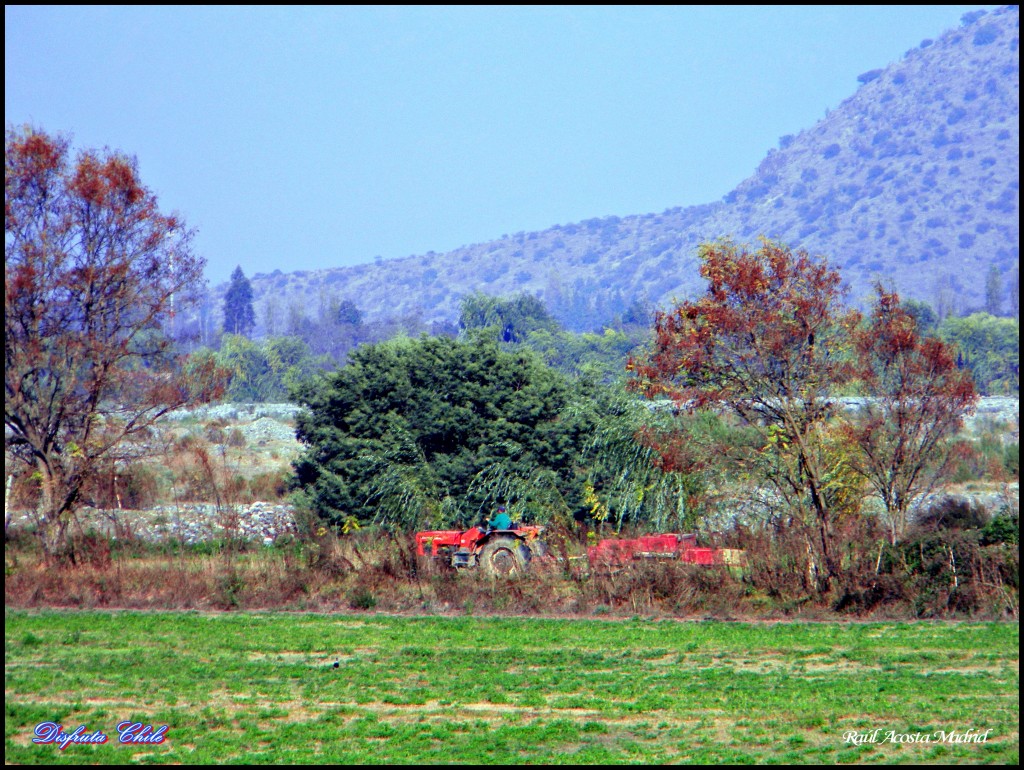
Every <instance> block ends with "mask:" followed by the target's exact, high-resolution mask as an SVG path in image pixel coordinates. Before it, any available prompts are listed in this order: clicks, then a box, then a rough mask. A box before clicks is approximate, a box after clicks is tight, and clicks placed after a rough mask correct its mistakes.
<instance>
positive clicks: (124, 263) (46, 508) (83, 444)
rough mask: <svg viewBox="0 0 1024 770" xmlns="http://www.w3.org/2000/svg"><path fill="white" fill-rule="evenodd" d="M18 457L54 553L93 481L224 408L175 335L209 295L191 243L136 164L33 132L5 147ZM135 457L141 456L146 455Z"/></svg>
mask: <svg viewBox="0 0 1024 770" xmlns="http://www.w3.org/2000/svg"><path fill="white" fill-rule="evenodd" d="M4 217H5V223H4V228H5V229H4V235H5V239H4V240H5V243H4V256H5V262H6V264H5V268H4V284H5V289H6V301H5V305H4V350H5V355H6V360H5V369H4V386H5V392H4V424H5V427H6V433H7V436H6V441H5V444H6V449H7V450H8V452H9V453H10V454H11V455H12V456H13V457H14V458H16V459H18V460H21V461H23V462H24V463H26V464H27V465H28V467H29V469H30V472H31V473H32V478H33V479H35V480H36V481H37V482H38V484H39V509H38V514H39V520H40V524H41V527H40V532H41V535H42V540H43V545H44V549H45V550H46V552H47V553H48V554H51V553H53V551H54V550H55V549H56V548H57V547H58V546H59V545H60V544H61V543H62V542H63V536H64V533H65V531H66V528H67V524H68V521H69V518H70V517H71V515H72V514H73V512H74V510H75V509H76V507H77V506H78V505H80V504H81V503H82V502H83V501H82V500H81V496H82V492H83V489H84V487H85V485H86V482H87V481H88V480H89V479H90V478H91V477H93V476H94V475H95V474H96V473H97V472H99V471H100V469H101V467H104V466H106V467H109V466H110V464H111V463H114V462H117V461H118V460H123V459H125V457H127V456H130V454H131V446H130V445H131V443H132V440H133V439H137V438H140V437H141V436H142V435H143V434H144V433H145V432H147V430H148V429H149V428H150V427H151V426H153V424H154V423H155V422H156V421H157V420H158V419H159V418H160V417H161V416H162V415H164V414H165V413H167V412H168V411H169V410H171V409H175V408H178V407H181V406H186V405H191V404H194V403H198V402H201V401H205V400H209V399H210V398H212V397H215V396H216V394H217V393H218V392H219V388H220V382H219V373H218V371H217V370H216V369H215V368H214V367H213V366H212V364H210V365H199V366H194V367H192V369H191V370H190V371H189V372H188V373H187V374H186V373H185V372H184V371H183V368H182V367H181V365H180V362H179V361H178V360H177V359H176V357H175V355H174V351H173V346H172V342H171V340H170V339H168V337H167V336H166V335H164V334H163V333H162V327H163V324H164V323H165V322H166V321H167V320H168V319H169V318H170V317H171V316H172V315H173V311H174V302H175V301H177V302H178V303H179V307H180V306H181V305H182V304H184V303H185V302H187V301H189V300H190V299H191V298H193V296H194V294H193V292H194V290H196V289H198V288H200V287H201V284H202V270H203V264H204V261H203V260H202V259H200V258H199V257H197V256H196V255H194V254H193V253H192V249H191V239H192V232H190V231H189V230H187V229H186V228H185V227H184V225H183V223H182V222H181V221H180V220H179V219H177V218H176V217H174V216H168V215H165V214H162V213H161V212H160V210H159V209H158V208H157V201H156V197H155V196H154V195H153V193H151V192H150V191H149V190H148V189H147V188H146V187H145V186H143V184H142V182H141V181H140V179H139V174H138V169H137V164H136V162H135V160H134V159H133V158H130V157H126V156H125V155H122V154H120V153H116V152H111V151H109V150H104V151H102V152H95V151H84V152H81V153H80V154H79V155H78V157H77V159H76V160H75V161H74V162H73V163H72V161H71V159H70V157H69V142H68V140H67V139H65V138H63V137H60V136H51V135H48V134H46V133H45V132H42V131H38V130H34V129H32V128H24V129H20V130H11V129H9V130H8V131H7V132H6V135H5V142H4ZM136 449H137V447H136Z"/></svg>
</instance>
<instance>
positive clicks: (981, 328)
mask: <svg viewBox="0 0 1024 770" xmlns="http://www.w3.org/2000/svg"><path fill="white" fill-rule="evenodd" d="M939 336H940V337H941V338H942V339H943V340H945V341H946V342H948V343H950V344H952V345H955V346H956V348H957V353H958V356H959V358H958V361H959V362H960V363H962V365H963V366H964V367H966V368H967V369H969V370H970V372H971V374H972V375H973V376H974V382H975V384H976V385H977V386H978V389H979V390H980V391H981V392H982V393H985V394H996V393H1005V394H1009V395H1017V394H1018V393H1020V324H1019V323H1018V322H1017V321H1016V320H1015V319H1013V318H996V317H995V316H991V315H989V314H988V313H972V314H971V315H969V316H964V317H960V318H957V317H952V316H951V317H949V318H947V319H946V320H945V321H943V322H942V325H941V326H940V327H939Z"/></svg>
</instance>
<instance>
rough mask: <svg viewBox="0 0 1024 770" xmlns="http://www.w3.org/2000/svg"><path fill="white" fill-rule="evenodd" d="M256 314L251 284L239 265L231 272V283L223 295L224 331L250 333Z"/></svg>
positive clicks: (254, 323) (246, 334)
mask: <svg viewBox="0 0 1024 770" xmlns="http://www.w3.org/2000/svg"><path fill="white" fill-rule="evenodd" d="M255 325H256V314H255V312H253V309H252V286H251V285H250V284H249V279H248V278H246V277H245V273H243V272H242V267H241V265H239V266H238V267H236V268H235V271H234V272H233V273H232V274H231V285H230V286H228V291H227V294H225V295H224V331H225V332H227V333H229V334H243V335H245V336H246V337H248V336H249V334H251V333H252V329H253V326H255Z"/></svg>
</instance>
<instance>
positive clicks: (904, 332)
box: [847, 285, 978, 544]
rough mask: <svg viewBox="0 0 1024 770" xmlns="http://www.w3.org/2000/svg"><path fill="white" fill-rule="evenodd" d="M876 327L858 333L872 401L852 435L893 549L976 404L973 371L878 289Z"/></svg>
mask: <svg viewBox="0 0 1024 770" xmlns="http://www.w3.org/2000/svg"><path fill="white" fill-rule="evenodd" d="M876 291H877V293H878V297H877V299H876V302H875V306H874V309H873V311H872V313H871V317H870V319H869V322H868V323H867V324H866V325H863V326H862V327H860V328H858V329H857V330H856V331H855V332H854V333H853V342H854V350H855V353H856V374H857V377H858V379H860V380H861V382H862V383H863V387H864V389H865V392H866V393H867V394H869V395H870V396H872V398H870V399H869V400H867V402H866V403H865V404H864V406H862V407H861V409H860V412H859V413H858V415H857V416H856V417H855V419H854V420H853V421H852V422H851V423H850V424H849V426H848V428H847V432H848V435H849V436H850V437H851V438H852V439H853V441H854V442H855V443H856V445H857V447H858V448H859V452H858V453H856V455H855V456H854V457H855V460H854V465H855V467H856V469H857V471H858V472H859V473H861V474H862V475H863V476H864V477H865V478H866V479H867V480H868V482H869V483H870V485H871V487H872V488H873V489H874V491H875V492H876V493H877V494H878V496H879V497H880V498H881V500H882V502H883V503H884V505H885V509H886V513H887V519H888V522H887V524H888V527H889V533H890V539H891V540H892V543H893V544H896V542H897V541H898V540H899V539H900V538H901V537H902V536H903V534H904V532H906V529H907V524H908V522H907V515H908V511H909V510H910V507H911V506H912V505H913V503H914V502H915V501H917V500H919V499H920V498H921V497H922V496H924V495H925V494H927V493H928V492H929V491H930V490H931V489H932V488H933V487H934V485H935V484H936V482H938V481H939V480H940V479H941V478H942V477H943V475H944V473H945V471H946V470H947V469H948V466H949V463H950V461H951V459H952V458H953V451H954V446H953V445H952V444H951V443H950V441H949V439H950V438H951V437H952V436H954V435H955V434H956V432H957V431H958V430H959V429H960V427H961V426H962V424H963V417H964V415H966V414H968V413H969V412H970V411H971V410H972V409H973V408H974V406H975V404H976V402H977V398H978V396H977V392H976V391H975V387H974V381H973V380H972V378H971V375H970V372H968V371H967V370H963V369H960V368H959V367H958V366H957V362H956V353H955V350H954V348H953V347H952V346H951V345H948V344H946V343H944V342H943V341H941V340H939V339H938V338H935V337H925V336H922V335H921V334H920V332H919V326H918V323H917V321H916V319H915V318H914V316H913V315H912V314H911V313H910V312H909V311H908V310H907V308H906V307H905V306H904V305H902V304H901V303H900V299H899V297H898V296H897V295H896V293H895V292H888V291H885V290H884V289H883V288H882V286H881V285H879V286H877V287H876Z"/></svg>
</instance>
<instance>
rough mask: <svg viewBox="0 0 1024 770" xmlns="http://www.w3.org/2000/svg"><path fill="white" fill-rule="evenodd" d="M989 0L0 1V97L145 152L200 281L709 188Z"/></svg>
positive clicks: (404, 248) (446, 241)
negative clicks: (923, 2) (625, 0)
mask: <svg viewBox="0 0 1024 770" xmlns="http://www.w3.org/2000/svg"><path fill="white" fill-rule="evenodd" d="M993 7H995V6H961V5H950V6H923V7H922V6H868V7H849V6H841V7H839V6H828V7H796V8H794V7H771V6H754V7H735V6H733V7H723V6H674V7H673V6H655V7H641V8H635V7H609V6H597V7H579V6H573V7H550V6H544V7H529V8H524V7H506V8H502V7H493V6H489V7H484V8H463V7H459V8H453V7H433V8H430V7H391V8H389V7H335V8H322V7H316V8H294V7H289V8H266V7H260V8H236V7H232V8H160V7H157V8H153V7H150V8H131V9H129V8H110V7H97V8H77V7H75V8H61V7H18V6H14V7H12V6H6V7H5V11H4V22H5V24H4V60H5V61H4V64H5V71H4V115H5V121H6V124H7V126H8V127H10V126H12V125H13V126H20V125H23V124H25V123H29V124H31V125H33V126H35V127H37V128H42V129H44V130H46V131H49V132H63V133H67V134H70V135H71V137H72V139H73V143H74V145H75V146H76V147H78V148H82V147H103V146H108V147H110V148H112V149H118V150H122V151H124V152H127V153H129V154H132V155H135V156H136V157H137V158H138V160H139V165H140V168H141V171H142V177H143V180H144V181H145V183H146V184H147V185H148V186H149V187H150V188H152V189H153V190H154V191H155V192H156V193H157V195H158V196H159V199H160V202H161V207H162V208H163V209H164V210H165V211H171V210H175V211H178V212H180V213H181V214H182V215H184V217H185V219H186V221H187V222H188V223H189V224H190V225H191V226H193V227H195V228H197V229H198V231H199V235H198V238H197V240H196V246H197V249H198V251H199V252H200V253H201V254H202V255H203V256H204V257H206V259H207V260H208V265H207V275H208V277H209V278H210V280H211V282H213V283H219V282H222V281H225V280H227V277H228V275H229V274H230V272H231V271H232V270H233V269H234V267H235V265H241V266H242V269H243V270H244V271H245V273H246V275H249V276H251V275H253V274H254V273H257V272H270V271H272V270H274V269H281V270H283V271H286V272H287V271H292V270H302V269H316V268H322V267H337V266H341V265H350V264H358V263H361V262H371V261H373V259H374V257H375V256H378V255H379V256H382V257H384V258H385V259H390V258H395V257H405V256H408V255H410V254H424V253H426V252H428V251H431V250H433V251H437V252H444V251H448V250H450V249H453V248H457V247H458V246H462V245H465V244H471V243H478V242H480V241H487V240H491V239H494V238H498V237H500V236H501V235H503V234H505V233H509V234H511V233H514V232H518V231H520V230H525V231H531V230H540V229H544V228H547V227H550V226H551V225H555V224H567V223H569V222H577V221H580V220H582V219H588V218H591V217H595V216H606V215H609V214H616V215H618V216H626V215H630V214H645V213H651V212H660V211H662V210H664V209H666V208H673V207H675V206H689V205H693V204H700V203H709V202H711V201H715V200H718V199H719V198H721V197H722V196H723V195H724V194H726V193H727V192H729V191H730V190H731V189H732V188H733V187H734V186H735V185H736V184H737V183H739V182H740V181H742V180H743V179H744V178H746V177H748V176H750V175H751V174H752V173H753V171H754V169H755V168H756V167H757V165H758V163H759V162H760V161H761V159H762V158H763V157H764V155H765V153H766V152H767V151H768V149H769V148H771V147H773V146H775V145H777V143H778V139H779V137H780V136H782V135H784V134H795V133H798V132H799V131H801V130H802V129H805V128H809V127H811V126H812V125H813V124H814V123H815V122H816V121H817V120H819V119H821V118H822V117H824V115H825V111H826V109H829V108H835V107H837V106H838V105H839V103H840V102H841V101H842V100H844V99H845V98H847V97H848V96H850V95H851V94H853V92H854V91H855V90H856V88H857V86H858V83H857V75H859V74H860V73H862V72H865V71H867V70H870V69H875V68H877V67H884V66H886V65H887V64H889V63H890V62H893V61H896V60H898V59H899V58H900V57H901V56H902V55H903V53H904V52H905V51H907V50H908V49H909V48H913V47H915V46H917V45H918V44H919V43H920V42H921V40H922V39H923V38H935V37H938V35H939V34H941V33H942V32H943V31H945V30H946V29H949V28H951V27H955V26H957V25H959V23H960V17H961V16H962V15H963V14H964V13H965V12H967V11H971V10H975V9H977V8H989V9H990V8H993Z"/></svg>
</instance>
